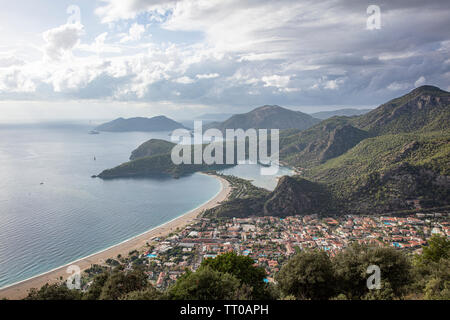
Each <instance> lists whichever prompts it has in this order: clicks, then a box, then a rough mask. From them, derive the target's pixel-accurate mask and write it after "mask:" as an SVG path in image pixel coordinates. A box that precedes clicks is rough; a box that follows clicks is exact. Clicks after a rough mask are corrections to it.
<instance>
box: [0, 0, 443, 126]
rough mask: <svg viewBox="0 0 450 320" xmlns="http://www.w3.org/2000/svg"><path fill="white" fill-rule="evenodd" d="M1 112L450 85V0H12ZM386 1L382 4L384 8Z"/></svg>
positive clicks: (383, 92)
mask: <svg viewBox="0 0 450 320" xmlns="http://www.w3.org/2000/svg"><path fill="white" fill-rule="evenodd" d="M0 6H1V8H2V10H1V11H0V122H8V121H19V122H20V121H33V120H40V119H110V118H115V117H118V116H124V117H131V116H154V115H160V114H164V115H167V116H170V117H172V118H175V119H177V120H183V119H188V118H191V117H193V116H196V115H199V114H203V113H216V112H218V113H242V112H247V111H250V110H251V109H253V108H255V107H258V106H261V105H265V104H276V105H280V106H284V107H289V108H291V109H295V110H300V111H304V112H316V111H323V110H333V109H339V108H348V107H353V108H372V107H376V106H378V105H380V104H382V103H384V102H386V101H388V100H390V99H392V98H395V97H398V96H400V95H402V94H405V93H407V92H408V91H410V90H412V89H413V88H415V87H417V86H420V85H423V84H431V85H436V86H438V87H440V88H442V89H444V90H447V91H450V54H449V53H450V32H449V30H450V19H449V18H448V17H449V16H450V1H448V0H440V1H437V0H429V1H422V0H371V1H365V0H348V1H343V0H342V1H337V0H324V1H316V0H311V1H309V0H303V1H302V0H296V1H293V0H278V1H272V0H180V1H175V0H128V1H123V0H100V1H92V0H91V1H87V0H70V1H66V0H58V1H54V0H15V1H6V0H0ZM374 6H375V8H374Z"/></svg>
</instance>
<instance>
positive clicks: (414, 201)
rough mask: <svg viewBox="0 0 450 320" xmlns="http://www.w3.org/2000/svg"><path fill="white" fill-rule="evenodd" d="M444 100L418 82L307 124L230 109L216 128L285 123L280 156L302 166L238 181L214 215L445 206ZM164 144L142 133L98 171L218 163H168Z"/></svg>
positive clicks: (448, 163)
mask: <svg viewBox="0 0 450 320" xmlns="http://www.w3.org/2000/svg"><path fill="white" fill-rule="evenodd" d="M449 99H450V98H449V93H448V92H446V91H443V90H440V89H439V88H436V87H432V86H423V87H419V88H417V89H415V90H413V91H411V92H410V93H408V94H406V95H404V96H402V97H399V98H396V99H393V100H391V101H389V102H387V103H385V104H383V105H381V106H379V107H378V108H377V109H375V110H373V111H371V112H369V113H367V114H364V115H361V116H356V117H332V118H329V119H326V120H324V121H321V122H320V123H313V124H312V125H311V126H310V127H309V128H307V129H301V128H299V127H300V126H297V127H295V126H294V124H293V122H292V121H293V119H294V118H295V117H298V116H299V115H300V117H301V118H302V119H305V118H304V117H303V115H304V114H302V113H298V112H295V111H290V110H287V109H284V108H281V107H277V106H264V107H261V108H257V109H255V110H253V111H251V112H249V113H247V114H243V115H236V116H233V117H231V118H230V119H228V120H227V121H225V122H223V123H220V129H222V130H223V129H224V128H243V129H248V128H251V127H254V128H274V126H275V125H277V126H279V127H280V128H285V129H284V130H281V131H280V159H281V161H282V162H284V163H288V164H289V165H291V166H294V167H297V168H298V167H301V168H302V171H301V175H298V176H294V177H282V178H281V179H280V180H279V183H278V185H277V187H276V188H275V190H274V191H273V192H272V193H270V194H265V193H263V192H260V191H258V192H256V191H255V190H253V191H255V192H253V191H252V192H251V193H250V194H249V193H248V190H252V189H251V188H248V186H244V187H242V188H241V189H239V192H238V193H239V194H240V196H238V197H235V198H233V199H230V200H229V201H227V202H225V203H224V204H223V205H221V206H220V207H218V208H217V209H215V210H214V215H215V216H224V215H225V216H230V217H233V216H239V217H245V216H248V215H275V216H280V217H281V216H286V215H294V214H310V213H323V212H325V213H336V214H340V213H352V214H372V213H385V212H392V211H404V210H413V209H414V210H415V209H416V208H417V207H421V208H433V207H444V206H449V205H450V127H449V123H450V104H449ZM286 117H289V119H286ZM308 117H309V118H307V119H309V120H311V119H313V120H312V122H315V121H318V120H315V119H314V118H312V117H310V116H308ZM280 121H281V122H283V121H285V124H282V123H280ZM268 123H270V124H268ZM286 123H287V125H286ZM274 124H275V125H274ZM275 128H276V127H275ZM203 147H205V146H203ZM169 149H171V144H170V143H167V142H160V141H152V140H150V141H148V142H146V143H144V144H143V145H141V146H139V147H138V148H137V149H136V150H135V151H133V155H132V159H134V160H133V161H130V162H127V163H125V164H122V165H121V166H118V167H116V168H113V169H109V170H105V171H104V172H102V173H101V174H100V177H101V178H105V179H106V178H115V177H142V176H154V175H158V174H169V175H172V176H174V177H179V176H182V175H184V174H189V173H192V172H195V171H206V170H215V169H217V168H223V167H221V166H208V165H205V164H202V165H180V166H176V165H174V164H173V163H172V161H171V158H170V152H168V150H169ZM241 185H242V183H241Z"/></svg>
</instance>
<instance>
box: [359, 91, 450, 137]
mask: <svg viewBox="0 0 450 320" xmlns="http://www.w3.org/2000/svg"><path fill="white" fill-rule="evenodd" d="M354 121H355V126H357V127H358V128H360V129H363V130H367V131H368V132H370V133H372V134H377V135H379V134H386V133H406V132H414V131H434V130H443V129H449V128H450V93H449V92H447V91H443V90H441V89H439V88H437V87H434V86H421V87H419V88H416V89H414V90H413V91H411V92H410V93H408V94H405V95H404V96H402V97H399V98H396V99H393V100H391V101H389V102H387V103H385V104H383V105H381V106H379V107H378V108H376V109H375V110H372V111H371V112H369V113H367V114H365V115H363V116H360V117H358V118H356V119H355V120H354Z"/></svg>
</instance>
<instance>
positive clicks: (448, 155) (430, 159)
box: [305, 131, 450, 213]
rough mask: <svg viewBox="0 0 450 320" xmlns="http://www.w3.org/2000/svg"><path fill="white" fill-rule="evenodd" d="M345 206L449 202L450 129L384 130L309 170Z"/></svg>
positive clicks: (363, 209)
mask: <svg viewBox="0 0 450 320" xmlns="http://www.w3.org/2000/svg"><path fill="white" fill-rule="evenodd" d="M305 175H306V177H308V178H309V179H311V180H313V181H316V182H321V183H324V184H326V185H328V186H329V188H330V190H331V192H332V193H333V195H334V197H335V198H336V199H337V200H338V201H340V202H341V203H342V204H343V205H344V206H345V207H346V210H348V211H352V212H357V213H375V212H384V211H391V210H401V209H411V208H412V206H411V203H410V201H409V200H413V199H417V200H420V204H421V206H423V207H433V206H442V205H447V204H449V203H450V132H448V131H447V132H446V133H445V134H444V133H442V132H435V133H427V134H418V133H415V134H398V135H384V136H379V137H375V138H369V139H365V140H363V141H362V142H360V143H359V144H358V145H357V146H355V147H354V148H352V149H350V150H349V151H348V152H346V153H345V154H343V155H341V156H339V157H337V158H335V159H332V160H329V161H328V162H326V163H325V164H322V165H320V166H317V167H314V168H312V169H310V170H308V171H306V174H305Z"/></svg>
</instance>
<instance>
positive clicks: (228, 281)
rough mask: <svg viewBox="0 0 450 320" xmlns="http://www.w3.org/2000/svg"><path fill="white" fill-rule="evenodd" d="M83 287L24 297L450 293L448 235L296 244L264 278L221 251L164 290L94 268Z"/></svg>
mask: <svg viewBox="0 0 450 320" xmlns="http://www.w3.org/2000/svg"><path fill="white" fill-rule="evenodd" d="M371 265H376V266H378V267H379V268H380V271H381V275H380V280H381V281H380V285H381V286H380V288H379V289H368V287H367V282H368V277H369V276H370V272H369V273H368V272H367V270H368V267H369V266H371ZM97 272H98V274H97V275H96V276H95V278H94V280H93V281H92V283H91V285H90V286H89V288H88V289H87V290H86V291H80V290H69V289H67V287H66V285H65V284H53V285H45V286H43V287H42V288H40V289H39V290H34V289H33V290H31V292H30V293H29V295H28V297H27V298H26V299H28V300H77V299H87V300H96V299H101V300H118V299H122V300H125V299H131V300H135V299H140V300H155V299H174V300H186V299H194V300H210V299H212V300H228V299H352V300H359V299H444V300H448V299H450V241H449V240H448V239H447V237H444V236H437V235H435V236H433V237H432V238H431V239H430V240H429V243H428V246H426V247H424V248H423V254H422V255H410V254H408V253H406V252H405V251H399V250H397V249H394V248H392V247H369V246H362V245H358V244H355V245H353V246H350V247H348V248H346V249H344V250H342V251H341V252H340V253H338V254H337V255H336V256H334V257H330V256H328V255H327V254H326V253H325V252H324V251H316V250H314V251H313V250H310V251H299V252H298V253H297V254H295V255H294V256H292V257H291V258H290V259H289V260H288V262H287V263H286V264H284V265H283V266H282V268H281V270H280V271H279V272H278V274H276V276H275V279H276V283H275V284H266V283H265V282H264V277H265V271H264V269H262V268H260V267H256V266H254V264H253V260H252V259H251V258H248V257H245V256H238V255H236V254H235V253H232V252H230V253H226V254H223V255H220V256H218V257H217V258H215V259H211V258H210V259H206V260H204V261H203V262H202V264H201V265H200V267H199V268H198V269H197V270H196V271H195V272H193V271H187V272H186V273H185V274H183V275H182V276H181V277H180V278H178V280H177V281H176V282H175V283H174V284H173V285H172V286H170V287H169V288H168V289H167V290H165V291H160V290H158V289H156V288H154V287H153V286H152V285H151V284H150V282H149V281H148V280H147V276H146V274H145V273H144V272H143V271H142V269H140V268H139V267H138V266H137V267H135V268H134V269H132V270H127V271H126V270H123V269H121V268H120V267H113V268H103V269H100V270H97Z"/></svg>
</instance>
